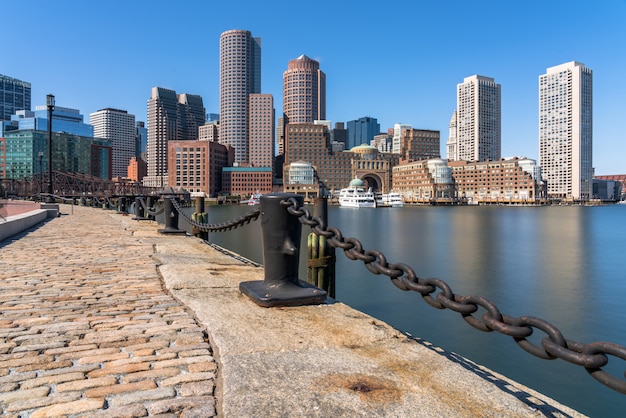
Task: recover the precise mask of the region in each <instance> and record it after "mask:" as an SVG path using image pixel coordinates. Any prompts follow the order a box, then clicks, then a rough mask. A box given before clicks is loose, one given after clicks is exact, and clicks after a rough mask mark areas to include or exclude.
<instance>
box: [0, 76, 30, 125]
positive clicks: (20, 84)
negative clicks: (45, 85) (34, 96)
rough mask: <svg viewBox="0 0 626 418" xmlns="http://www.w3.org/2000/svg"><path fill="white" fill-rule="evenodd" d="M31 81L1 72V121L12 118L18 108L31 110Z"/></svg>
mask: <svg viewBox="0 0 626 418" xmlns="http://www.w3.org/2000/svg"><path fill="white" fill-rule="evenodd" d="M30 102H31V87H30V83H27V82H25V81H21V80H18V79H15V78H11V77H8V76H5V75H2V74H0V121H3V120H11V116H12V115H14V114H15V112H17V111H18V110H23V109H25V110H30Z"/></svg>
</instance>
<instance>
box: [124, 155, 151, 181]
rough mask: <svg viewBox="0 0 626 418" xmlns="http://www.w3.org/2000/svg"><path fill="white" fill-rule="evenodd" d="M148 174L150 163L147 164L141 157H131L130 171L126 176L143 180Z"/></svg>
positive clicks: (135, 179)
mask: <svg viewBox="0 0 626 418" xmlns="http://www.w3.org/2000/svg"><path fill="white" fill-rule="evenodd" d="M146 175H148V164H146V162H145V161H144V160H143V159H141V158H137V157H133V158H131V159H130V162H129V163H128V172H127V174H126V177H127V178H128V179H129V180H133V181H136V182H142V181H143V178H144V177H145V176H146Z"/></svg>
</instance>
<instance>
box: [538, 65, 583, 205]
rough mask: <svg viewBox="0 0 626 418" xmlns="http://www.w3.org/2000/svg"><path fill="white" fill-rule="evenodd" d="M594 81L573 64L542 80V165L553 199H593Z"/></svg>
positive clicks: (548, 73)
mask: <svg viewBox="0 0 626 418" xmlns="http://www.w3.org/2000/svg"><path fill="white" fill-rule="evenodd" d="M592 93H593V77H592V71H591V69H589V68H587V67H585V65H584V64H582V63H579V62H576V61H571V62H567V63H565V64H561V65H557V66H555V67H550V68H548V69H547V70H546V73H545V74H543V75H541V76H539V164H540V165H541V168H542V173H543V178H544V180H545V181H546V182H547V185H548V197H549V198H553V199H572V200H583V201H584V200H588V199H589V198H591V196H592V178H593V165H592V156H593V155H592V145H593V98H592Z"/></svg>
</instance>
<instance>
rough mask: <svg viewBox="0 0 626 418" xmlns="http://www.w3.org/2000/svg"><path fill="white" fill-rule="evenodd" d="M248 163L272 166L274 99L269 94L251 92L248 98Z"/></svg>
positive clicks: (255, 165) (254, 165)
mask: <svg viewBox="0 0 626 418" xmlns="http://www.w3.org/2000/svg"><path fill="white" fill-rule="evenodd" d="M248 112H249V116H248V119H249V121H250V125H249V134H248V139H249V141H248V148H249V154H248V163H249V165H251V166H253V167H270V168H271V167H272V165H273V158H274V140H275V139H274V99H273V97H272V95H271V94H251V95H250V99H249V110H248Z"/></svg>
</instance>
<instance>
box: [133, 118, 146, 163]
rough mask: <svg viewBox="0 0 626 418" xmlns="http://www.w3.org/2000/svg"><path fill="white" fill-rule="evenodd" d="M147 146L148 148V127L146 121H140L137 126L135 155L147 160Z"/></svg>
mask: <svg viewBox="0 0 626 418" xmlns="http://www.w3.org/2000/svg"><path fill="white" fill-rule="evenodd" d="M146 148H148V129H147V128H146V124H145V122H142V121H138V122H137V125H136V126H135V157H137V159H143V160H144V161H145V160H146Z"/></svg>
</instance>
